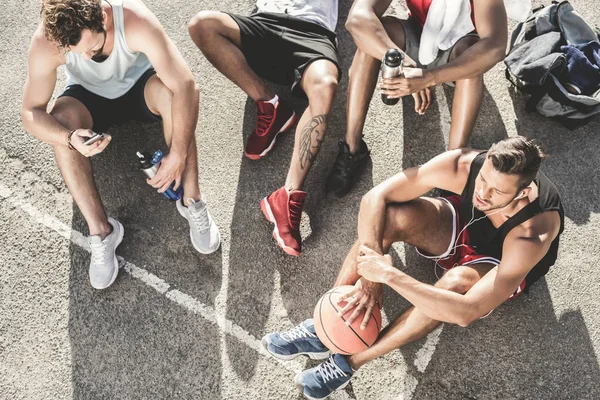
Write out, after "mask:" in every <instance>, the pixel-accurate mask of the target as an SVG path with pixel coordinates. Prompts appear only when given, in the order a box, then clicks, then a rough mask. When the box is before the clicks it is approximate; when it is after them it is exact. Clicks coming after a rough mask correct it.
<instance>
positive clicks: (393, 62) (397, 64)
mask: <svg viewBox="0 0 600 400" xmlns="http://www.w3.org/2000/svg"><path fill="white" fill-rule="evenodd" d="M403 63H404V53H402V52H401V51H400V50H396V49H389V50H388V51H387V52H386V53H385V57H383V62H382V63H381V78H393V77H395V76H399V75H400V74H402V64H403ZM381 100H382V101H383V103H384V104H387V105H388V106H393V105H394V104H397V103H398V100H400V99H398V98H396V99H388V97H387V94H383V93H382V94H381Z"/></svg>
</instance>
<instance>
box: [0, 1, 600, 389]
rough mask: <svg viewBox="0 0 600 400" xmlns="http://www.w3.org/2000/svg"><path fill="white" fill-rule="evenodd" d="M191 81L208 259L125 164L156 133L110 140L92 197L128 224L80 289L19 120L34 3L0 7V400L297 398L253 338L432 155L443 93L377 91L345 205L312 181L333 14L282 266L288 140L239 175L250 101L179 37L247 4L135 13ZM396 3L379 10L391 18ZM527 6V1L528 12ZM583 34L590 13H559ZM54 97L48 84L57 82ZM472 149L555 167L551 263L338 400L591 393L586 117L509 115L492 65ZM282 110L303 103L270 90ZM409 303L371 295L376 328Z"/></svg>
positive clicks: (417, 266)
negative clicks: (98, 284) (365, 199)
mask: <svg viewBox="0 0 600 400" xmlns="http://www.w3.org/2000/svg"><path fill="white" fill-rule="evenodd" d="M146 3H147V4H148V6H149V7H150V9H151V10H153V11H154V12H155V14H156V15H157V16H158V18H159V19H160V20H161V22H162V23H163V25H164V26H165V29H166V30H167V32H168V34H169V35H170V36H171V38H172V39H173V40H174V42H175V43H176V44H177V46H178V48H179V49H180V51H181V52H182V54H183V55H184V57H185V58H186V60H187V61H188V64H189V65H190V67H191V68H192V71H193V73H194V75H195V77H196V78H197V80H198V84H199V86H200V88H201V100H200V102H201V104H200V117H199V123H198V127H197V130H196V137H197V140H198V143H199V151H200V183H201V188H202V190H203V192H204V193H205V195H206V196H207V198H208V201H209V204H210V206H211V212H212V213H213V216H214V217H215V219H216V222H217V224H218V225H219V227H220V230H221V234H222V237H223V243H222V247H221V249H220V250H219V251H218V252H217V253H215V254H212V255H209V256H202V255H199V254H197V253H196V252H195V251H194V250H193V248H192V246H191V245H190V243H189V237H188V228H187V225H186V221H185V220H183V219H181V217H180V216H179V215H178V213H177V212H176V210H175V207H174V206H173V205H172V204H170V203H168V202H167V201H166V200H163V199H162V198H161V196H159V195H157V194H156V193H153V192H152V190H151V189H150V188H149V187H148V186H147V185H146V184H145V182H144V178H143V176H142V175H141V173H140V172H139V170H138V169H137V163H136V159H135V152H136V151H137V150H140V149H141V150H151V149H155V148H159V147H161V146H164V142H163V141H162V139H161V130H160V126H158V125H139V124H136V123H128V124H126V125H124V126H122V127H119V128H116V129H112V130H111V131H110V133H111V134H113V142H112V143H111V145H110V146H109V147H108V148H107V150H106V151H105V152H104V153H103V154H102V155H100V156H97V157H95V159H94V169H95V178H96V183H97V185H98V187H99V190H100V192H101V195H102V197H103V200H104V203H105V205H106V208H107V210H108V213H109V214H110V215H113V216H115V217H117V218H118V219H119V220H120V221H121V222H122V223H123V225H124V227H125V239H124V242H123V243H122V245H121V246H120V247H119V250H118V255H119V256H120V257H121V264H122V265H123V268H122V271H121V273H120V276H119V278H118V280H117V281H116V282H115V284H114V285H113V286H112V287H111V288H109V289H107V290H105V291H94V290H93V289H92V288H91V287H90V286H89V283H88V281H87V279H88V278H87V264H88V263H89V253H88V251H87V249H86V245H85V241H84V239H83V236H82V235H86V234H87V228H86V226H85V221H84V220H83V218H82V216H81V214H80V212H79V210H78V209H77V207H76V206H75V205H74V203H73V201H72V199H71V197H70V196H69V194H68V191H67V190H66V188H65V186H64V184H63V183H62V179H61V177H60V174H59V172H58V169H57V168H56V166H55V163H54V160H53V157H52V152H51V149H50V148H49V147H48V146H47V145H45V144H42V143H40V142H38V141H37V140H36V139H34V138H33V137H31V136H30V135H29V134H27V133H26V132H24V130H23V128H22V126H21V124H20V118H19V108H20V98H21V93H22V87H23V83H24V81H25V75H26V70H25V65H26V55H27V46H28V43H29V40H30V37H31V34H32V32H33V31H34V29H35V27H36V24H37V18H38V13H39V9H38V7H39V1H25V2H23V1H16V0H8V1H6V2H4V3H3V8H2V11H0V13H1V14H0V16H1V21H3V22H2V23H1V24H0V82H1V85H0V98H1V99H2V104H3V107H2V109H1V110H0V132H1V134H0V165H1V166H2V168H0V224H1V225H0V228H1V229H0V243H2V245H3V246H2V247H3V250H2V251H0V265H1V266H2V267H1V268H2V269H1V270H2V274H0V299H1V300H0V316H1V318H0V360H2V362H0V398H6V399H69V398H76V399H166V398H185V399H188V398H189V399H255V398H256V399H258V398H261V399H299V398H301V397H300V395H299V393H298V392H297V390H296V389H295V387H294V385H293V382H292V379H293V376H294V373H295V372H296V371H298V370H300V369H302V368H305V367H307V366H308V367H310V366H313V365H316V363H315V362H314V361H305V360H300V359H299V360H298V361H297V362H291V363H280V362H277V361H275V360H273V359H272V358H268V357H266V356H265V355H264V354H263V353H262V352H261V350H260V347H259V345H258V341H259V340H260V337H262V336H263V335H264V334H265V333H268V332H270V331H273V330H279V329H286V328H290V327H292V326H294V325H296V324H297V323H299V322H301V321H302V320H304V319H305V318H306V317H307V316H309V315H310V314H311V313H312V309H313V307H314V304H315V303H316V301H317V300H318V298H319V297H320V295H321V294H322V293H324V292H325V291H327V290H328V289H329V288H330V286H331V284H332V282H333V280H334V279H335V276H336V274H337V271H338V268H339V266H340V265H341V262H342V261H343V259H344V257H345V255H346V252H347V250H348V249H349V247H350V245H351V243H352V242H353V241H354V240H355V238H356V215H357V213H358V205H359V202H360V198H361V196H362V195H363V194H364V193H366V191H368V190H369V189H370V188H371V187H372V186H373V185H376V184H377V183H379V182H381V181H383V180H384V179H385V178H387V177H388V176H390V175H391V174H393V173H394V172H396V171H399V170H400V169H402V168H407V167H410V166H413V165H416V164H419V163H422V162H425V161H426V160H427V159H429V158H431V157H432V156H434V155H435V154H437V153H439V152H440V151H442V150H443V149H444V147H445V141H446V140H447V135H448V130H449V122H450V111H449V105H450V104H451V99H452V97H451V96H452V91H451V90H449V89H447V88H444V87H440V88H438V89H437V90H436V101H435V102H434V104H433V105H432V108H431V109H430V110H428V112H427V113H426V115H425V116H423V117H419V116H418V115H416V114H415V113H414V111H413V110H412V106H413V104H412V101H411V100H406V101H404V104H403V105H398V106H395V107H393V108H391V107H386V106H384V105H383V104H381V101H379V98H378V97H377V96H376V97H374V100H373V102H372V105H371V109H370V112H369V116H368V119H367V123H366V127H365V140H366V141H367V143H368V144H369V146H370V148H371V151H372V162H371V163H370V164H369V165H368V167H367V169H366V170H365V171H364V173H363V175H362V178H361V181H360V182H359V184H358V186H357V187H356V188H355V189H354V190H353V191H352V192H351V193H350V194H349V195H348V196H347V197H345V198H343V199H340V200H338V199H335V198H333V197H329V196H327V195H325V194H324V193H323V191H322V186H323V183H324V180H325V177H326V175H327V173H328V171H329V168H330V167H331V164H332V163H333V159H334V157H335V154H336V152H337V141H338V140H340V139H341V138H343V135H344V131H345V111H344V109H345V102H346V90H347V70H348V68H349V66H350V63H351V60H352V56H353V52H354V49H355V47H354V44H353V43H352V40H351V38H350V36H349V35H348V33H347V32H345V31H344V28H343V21H344V20H345V18H346V16H347V14H348V11H349V8H350V2H347V3H346V2H344V3H343V4H342V5H341V6H340V18H339V21H340V23H339V24H338V40H339V44H340V62H341V65H342V69H343V70H344V73H345V74H344V78H343V79H342V81H341V84H340V88H339V91H338V96H337V100H336V105H335V107H334V110H333V112H332V115H331V119H330V124H329V126H330V128H329V130H328V132H327V135H326V138H325V141H324V143H323V147H322V149H321V153H320V155H319V158H318V159H317V161H316V163H315V165H314V166H313V168H312V170H311V173H310V175H309V178H308V181H307V187H306V190H307V191H308V192H309V197H308V199H307V204H306V208H305V213H304V215H303V223H302V232H303V237H304V249H303V254H302V256H301V257H299V258H291V257H289V256H287V255H285V254H284V253H283V252H282V251H281V250H280V249H279V248H278V247H277V246H276V245H275V243H274V241H273V240H272V238H271V235H270V224H268V223H267V222H265V221H264V218H263V216H262V214H261V212H260V209H259V207H258V201H259V200H260V198H262V197H264V196H265V195H267V194H269V193H270V192H271V191H273V190H275V189H276V188H278V187H279V186H281V184H282V183H283V181H284V179H285V174H286V172H287V166H288V164H289V158H290V156H291V152H292V145H293V137H292V135H284V136H282V137H281V138H280V140H278V143H277V146H276V149H275V151H273V152H271V153H270V154H269V157H267V158H266V159H264V160H260V161H258V162H253V161H250V160H248V159H245V158H244V157H243V155H242V149H243V143H244V140H245V139H246V138H247V136H248V134H249V133H250V131H251V130H252V128H253V126H254V112H255V111H254V106H253V104H252V103H251V102H250V101H248V100H247V99H246V97H245V96H244V95H243V93H242V92H241V91H240V90H239V89H237V88H236V87H235V86H234V85H233V84H232V83H230V82H228V81H227V80H226V79H225V78H224V77H222V76H220V75H219V74H218V73H217V72H216V71H215V70H214V69H213V68H212V66H211V65H210V64H209V63H208V62H207V61H206V59H205V58H204V57H203V56H202V55H201V54H200V52H199V51H198V50H197V49H196V48H195V47H194V46H193V43H192V42H191V41H190V40H189V39H188V37H187V30H186V24H187V21H188V20H189V18H190V17H191V16H192V15H193V14H194V13H195V12H197V11H199V10H202V9H216V10H223V11H232V12H238V13H241V14H248V13H249V12H250V11H251V10H252V8H253V5H254V3H253V2H233V1H230V0H227V1H223V2H215V1H203V2H193V3H188V2H184V1H182V0H173V1H170V2H162V1H158V0H153V1H147V2H146ZM402 4H403V2H401V1H394V2H393V4H392V9H393V11H395V12H397V13H398V14H400V15H402V14H403V13H405V9H404V7H403V6H402ZM538 4H541V2H539V1H534V5H538ZM572 4H573V5H574V6H575V8H576V9H577V10H579V12H580V13H581V14H582V15H583V16H584V17H585V18H586V19H588V21H590V22H591V23H592V25H594V26H598V25H600V16H599V14H598V12H597V9H598V6H600V1H597V0H594V1H585V2H584V1H581V0H580V1H572ZM58 75H59V82H58V84H57V89H56V92H55V93H56V94H58V93H59V91H60V89H62V86H63V84H64V78H63V71H62V70H61V71H59V74H58ZM485 84H486V90H485V94H484V99H483V104H482V110H481V113H480V116H479V119H478V122H477V125H476V128H475V131H474V134H473V137H472V141H471V143H472V145H473V147H476V148H485V147H488V146H489V145H490V144H491V143H493V142H494V141H496V140H498V139H501V138H503V137H507V136H513V135H516V134H517V133H519V134H523V135H525V136H528V137H532V138H536V139H538V141H539V142H540V143H541V144H542V145H543V147H544V148H545V149H546V150H547V151H548V152H549V153H550V154H551V158H550V159H549V160H548V161H547V163H546V165H545V166H544V171H545V172H546V173H547V175H548V176H549V177H550V178H551V179H553V181H554V182H555V183H556V185H557V187H558V188H559V190H560V191H561V194H562V196H563V199H564V205H565V211H566V217H567V219H566V231H565V233H564V235H563V238H562V241H561V248H560V253H559V260H558V261H557V264H556V266H555V267H554V268H553V269H552V270H551V272H550V274H549V275H548V276H547V277H546V278H545V279H544V280H543V281H541V282H539V283H538V284H536V285H535V286H534V287H533V288H532V289H531V291H530V292H529V293H528V294H527V295H523V296H521V297H519V298H518V299H515V300H514V301H511V302H508V303H506V304H504V305H503V306H501V307H499V308H498V309H497V310H495V311H494V312H493V313H492V314H491V315H490V316H489V317H488V318H485V319H483V320H481V321H478V322H477V323H475V324H473V325H472V326H471V327H469V328H466V329H465V328H460V327H455V326H450V325H445V326H444V327H443V329H441V330H438V331H435V332H434V333H432V334H431V335H430V336H429V337H428V338H427V339H423V340H420V341H418V342H416V343H413V344H410V345H407V346H405V347H404V348H402V349H399V350H396V351H394V352H393V353H391V354H390V355H388V356H385V357H383V358H382V359H380V360H377V361H375V362H373V363H372V364H369V365H367V366H366V367H364V368H363V369H362V370H361V371H360V373H359V374H357V376H356V377H355V378H353V381H352V384H351V385H349V386H348V387H347V389H346V390H345V391H344V392H341V393H339V394H336V395H335V396H334V397H332V398H335V399H360V400H363V399H465V398H466V399H564V398H573V399H596V398H600V385H599V384H598V382H600V367H599V365H598V359H599V357H600V322H599V318H600V317H598V315H600V313H599V311H600V297H599V296H598V287H599V284H600V278H598V275H597V274H595V267H596V265H597V264H598V261H599V260H600V257H599V255H598V254H599V247H600V245H599V244H598V240H597V238H598V237H599V234H600V221H599V217H598V211H599V209H598V204H599V203H598V201H597V199H598V197H599V195H600V193H598V192H599V190H598V185H597V183H596V179H595V173H596V172H595V171H597V162H598V161H597V160H598V157H597V154H596V151H597V149H598V148H599V145H600V139H599V138H598V137H597V135H596V133H597V132H598V131H599V128H600V122H599V121H598V120H594V121H592V122H591V123H589V124H588V125H586V126H584V127H582V128H579V129H576V130H573V131H570V130H567V129H565V128H563V127H562V126H560V125H558V124H557V123H555V122H553V121H550V120H548V119H545V118H542V117H540V116H538V115H534V114H528V113H526V112H525V111H524V103H525V98H524V97H523V96H522V95H521V94H518V93H515V92H514V91H513V90H512V89H511V88H510V86H509V85H508V83H507V82H506V80H505V79H504V77H503V68H501V66H497V67H495V68H494V69H493V70H491V71H490V72H489V73H488V74H487V75H486V78H485ZM276 89H277V92H278V93H279V94H280V96H282V97H284V98H287V99H290V100H291V101H292V102H293V104H294V106H295V108H296V110H301V109H302V108H303V107H305V103H303V102H302V101H301V100H298V99H294V98H291V97H290V95H289V91H287V90H286V89H285V88H281V87H276ZM392 256H393V258H394V260H395V264H396V265H398V266H399V267H400V268H402V269H404V270H406V271H408V272H409V273H410V274H411V275H412V276H414V277H416V278H418V279H420V280H423V281H427V282H432V281H433V279H434V274H433V268H432V265H431V264H430V263H428V262H427V261H425V260H423V259H421V258H419V257H418V256H417V255H416V253H415V252H414V250H413V249H411V248H409V247H405V246H403V245H397V246H395V247H394V249H393V251H392ZM407 305H408V303H407V302H406V301H404V300H403V299H401V298H400V297H399V296H397V295H395V294H394V293H392V292H390V291H387V292H386V307H385V309H384V313H383V314H384V320H389V319H393V318H394V317H395V316H397V315H398V314H399V313H400V312H402V311H403V310H404V309H405V308H406V307H407Z"/></svg>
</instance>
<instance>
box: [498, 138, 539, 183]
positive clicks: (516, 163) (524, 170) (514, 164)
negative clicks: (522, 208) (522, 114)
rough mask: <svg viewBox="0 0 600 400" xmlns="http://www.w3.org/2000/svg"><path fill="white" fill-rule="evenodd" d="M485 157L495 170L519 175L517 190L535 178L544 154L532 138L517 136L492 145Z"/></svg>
mask: <svg viewBox="0 0 600 400" xmlns="http://www.w3.org/2000/svg"><path fill="white" fill-rule="evenodd" d="M487 158H488V159H489V160H491V161H492V165H493V166H494V169H495V170H496V171H498V172H502V173H504V174H510V175H518V176H519V188H518V190H517V191H519V190H523V189H525V188H526V187H527V186H528V185H529V184H530V183H531V182H532V181H533V180H534V179H535V177H536V175H537V173H538V170H539V169H540V165H541V164H542V161H543V160H544V158H546V154H544V152H543V151H542V149H541V148H540V147H539V146H538V145H537V144H535V143H534V142H533V140H530V139H527V138H526V137H524V136H517V137H511V138H507V139H504V140H501V141H499V142H497V143H495V144H494V145H492V147H490V150H489V151H488V153H487Z"/></svg>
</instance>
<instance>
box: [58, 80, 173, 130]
mask: <svg viewBox="0 0 600 400" xmlns="http://www.w3.org/2000/svg"><path fill="white" fill-rule="evenodd" d="M154 74H156V71H154V68H150V69H149V70H148V71H146V72H144V74H143V75H142V76H141V77H140V79H138V81H137V82H136V83H135V85H133V87H132V88H131V89H129V91H128V92H127V93H125V94H124V95H123V96H121V97H117V98H116V99H107V98H106V97H102V96H98V95H97V94H94V93H92V92H90V91H89V90H87V89H86V88H84V87H83V86H81V85H69V86H67V88H66V89H65V91H64V92H63V93H62V94H61V95H60V96H58V97H59V98H60V97H63V96H69V97H73V98H75V99H77V100H79V101H80V102H82V103H83V105H84V106H85V108H87V110H88V111H89V112H90V114H91V116H92V121H93V128H92V130H93V131H94V132H106V130H107V129H108V128H110V127H111V126H113V125H120V124H122V123H124V122H126V121H130V120H134V121H141V122H160V121H162V118H161V117H160V116H159V115H156V114H154V113H152V111H150V109H149V108H148V105H147V104H146V99H145V98H144V88H145V87H146V82H148V79H150V77H152V75H154Z"/></svg>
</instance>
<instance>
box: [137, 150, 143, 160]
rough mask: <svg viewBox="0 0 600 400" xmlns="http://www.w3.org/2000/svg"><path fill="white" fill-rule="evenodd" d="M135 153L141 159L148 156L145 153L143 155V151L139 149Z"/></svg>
mask: <svg viewBox="0 0 600 400" xmlns="http://www.w3.org/2000/svg"><path fill="white" fill-rule="evenodd" d="M135 154H136V155H137V156H138V158H139V159H140V160H144V159H145V158H146V157H144V155H143V154H142V153H140V152H139V151H137V152H136V153H135Z"/></svg>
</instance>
